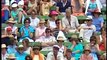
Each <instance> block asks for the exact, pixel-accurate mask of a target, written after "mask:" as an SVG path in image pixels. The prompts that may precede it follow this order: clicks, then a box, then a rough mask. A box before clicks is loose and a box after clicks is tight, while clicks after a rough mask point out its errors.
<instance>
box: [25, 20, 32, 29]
mask: <svg viewBox="0 0 107 60" xmlns="http://www.w3.org/2000/svg"><path fill="white" fill-rule="evenodd" d="M30 22H31V21H30V19H29V18H25V20H24V24H25V26H26V27H28V26H29V25H30Z"/></svg>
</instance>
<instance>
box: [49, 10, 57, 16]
mask: <svg viewBox="0 0 107 60" xmlns="http://www.w3.org/2000/svg"><path fill="white" fill-rule="evenodd" d="M53 15H58V12H56V11H51V12H50V14H49V16H50V17H51V16H53Z"/></svg>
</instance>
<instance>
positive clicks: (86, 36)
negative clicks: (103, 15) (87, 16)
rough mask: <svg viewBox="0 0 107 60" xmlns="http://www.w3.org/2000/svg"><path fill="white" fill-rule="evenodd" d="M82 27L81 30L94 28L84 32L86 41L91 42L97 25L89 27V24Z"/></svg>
mask: <svg viewBox="0 0 107 60" xmlns="http://www.w3.org/2000/svg"><path fill="white" fill-rule="evenodd" d="M80 27H81V28H92V30H89V29H84V31H83V39H85V40H90V37H91V36H92V34H93V32H95V31H96V27H95V25H91V26H87V24H81V26H80ZM88 42H89V41H88Z"/></svg>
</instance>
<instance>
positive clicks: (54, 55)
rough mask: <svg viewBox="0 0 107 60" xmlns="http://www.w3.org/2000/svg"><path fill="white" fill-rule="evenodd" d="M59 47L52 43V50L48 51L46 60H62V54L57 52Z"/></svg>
mask: <svg viewBox="0 0 107 60" xmlns="http://www.w3.org/2000/svg"><path fill="white" fill-rule="evenodd" d="M59 48H60V47H59V46H58V45H54V46H53V51H52V52H49V53H48V55H47V58H46V60H64V56H63V54H62V53H61V52H59Z"/></svg>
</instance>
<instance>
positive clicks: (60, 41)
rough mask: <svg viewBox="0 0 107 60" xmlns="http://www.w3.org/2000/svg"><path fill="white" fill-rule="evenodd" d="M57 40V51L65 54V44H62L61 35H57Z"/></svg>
mask: <svg viewBox="0 0 107 60" xmlns="http://www.w3.org/2000/svg"><path fill="white" fill-rule="evenodd" d="M57 42H58V46H59V52H62V53H63V55H65V53H66V49H67V48H66V46H64V45H63V42H64V38H63V37H62V36H59V37H58V39H57Z"/></svg>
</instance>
